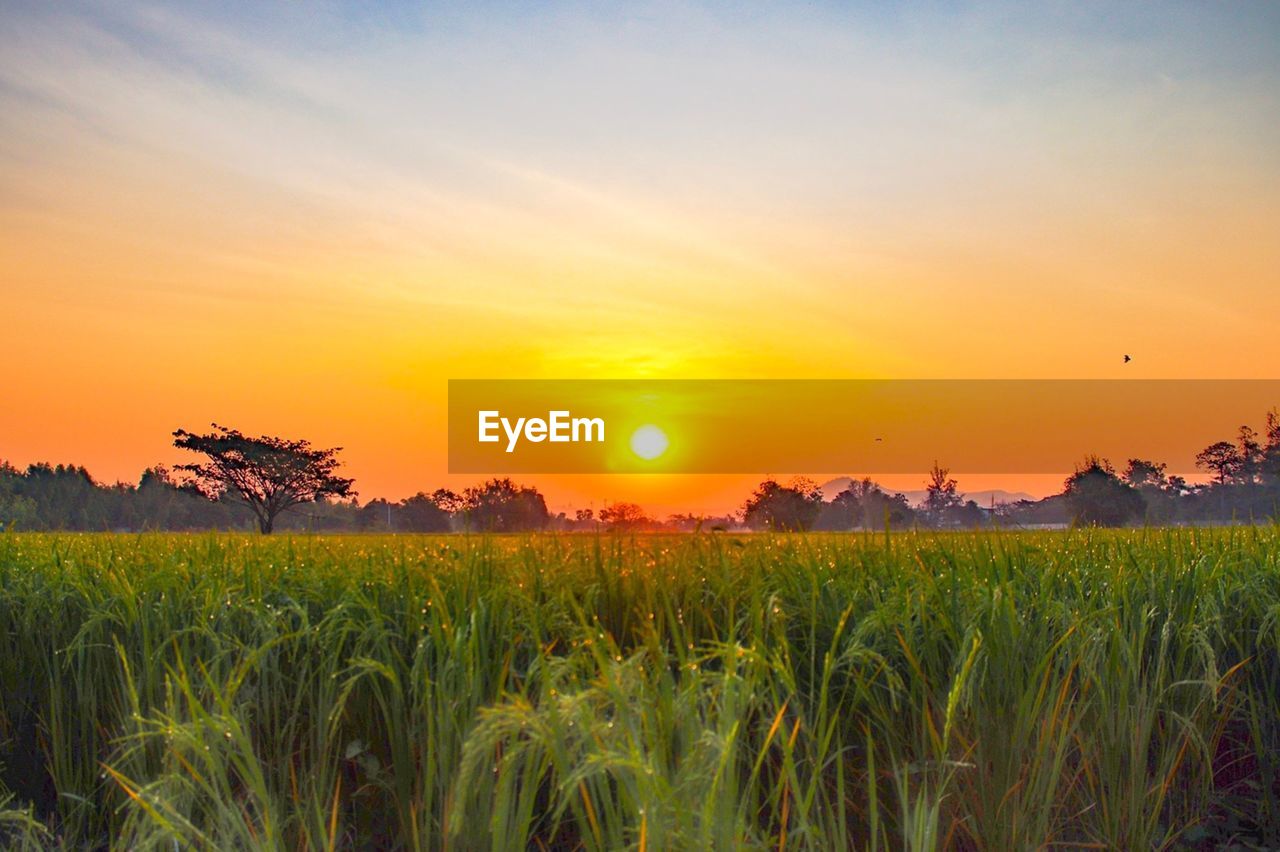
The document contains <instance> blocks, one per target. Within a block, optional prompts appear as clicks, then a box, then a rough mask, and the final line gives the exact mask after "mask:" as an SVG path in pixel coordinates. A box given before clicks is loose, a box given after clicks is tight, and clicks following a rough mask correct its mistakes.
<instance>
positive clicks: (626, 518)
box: [600, 503, 654, 530]
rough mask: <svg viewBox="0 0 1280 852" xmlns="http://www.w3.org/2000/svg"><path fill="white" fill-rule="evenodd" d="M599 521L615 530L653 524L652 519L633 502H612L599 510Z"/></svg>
mask: <svg viewBox="0 0 1280 852" xmlns="http://www.w3.org/2000/svg"><path fill="white" fill-rule="evenodd" d="M600 523H602V524H604V525H605V526H607V527H609V528H610V529H615V530H628V529H639V528H641V527H648V526H653V524H654V521H653V519H652V518H650V517H649V516H648V515H646V514H645V513H644V509H643V508H641V507H640V506H639V505H637V504H635V503H612V504H610V505H608V506H605V507H604V508H603V509H601V510H600Z"/></svg>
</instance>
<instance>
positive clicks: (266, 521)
mask: <svg viewBox="0 0 1280 852" xmlns="http://www.w3.org/2000/svg"><path fill="white" fill-rule="evenodd" d="M274 523H275V518H273V517H271V516H270V515H262V516H261V517H259V518H258V531H259V532H261V533H262V534H263V535H271V527H272V526H273V525H274Z"/></svg>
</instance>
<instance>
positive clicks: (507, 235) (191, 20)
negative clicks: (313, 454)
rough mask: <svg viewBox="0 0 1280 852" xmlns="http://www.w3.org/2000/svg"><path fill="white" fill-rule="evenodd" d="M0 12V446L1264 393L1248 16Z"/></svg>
mask: <svg viewBox="0 0 1280 852" xmlns="http://www.w3.org/2000/svg"><path fill="white" fill-rule="evenodd" d="M2 2H3V15H2V16H0V328H3V343H4V352H5V356H6V357H5V359H4V363H5V367H6V369H5V371H4V375H3V377H2V378H0V382H2V385H0V386H2V387H3V393H2V395H0V459H8V460H9V461H10V462H12V463H14V464H18V465H26V464H28V463H30V462H34V461H41V460H47V461H52V462H64V461H65V462H76V463H81V464H84V465H85V466H87V467H88V468H89V470H90V472H91V473H92V474H93V475H94V476H95V477H97V478H98V479H100V480H106V481H114V480H117V479H120V480H127V481H136V479H137V477H138V474H139V473H140V472H141V470H142V469H143V468H144V467H145V466H147V465H149V464H152V463H155V462H157V461H163V462H167V463H173V462H175V461H178V460H179V455H178V451H177V450H174V449H172V448H171V447H170V442H171V439H170V437H169V433H170V432H172V431H173V430H174V429H175V428H177V427H179V426H183V427H186V428H200V427H202V426H204V425H206V424H208V423H209V422H210V421H212V420H216V421H218V422H219V423H224V424H228V425H232V426H235V427H236V428H239V429H242V430H244V431H246V432H254V433H259V432H267V433H273V434H283V435H287V436H297V437H306V438H309V439H311V440H312V441H314V442H315V443H317V444H322V445H341V446H343V447H345V448H346V449H345V451H344V453H343V457H344V458H345V460H346V461H347V465H348V467H347V469H348V472H349V474H350V475H352V476H354V477H355V478H356V480H357V488H358V489H359V491H360V493H361V496H362V498H371V497H375V496H388V497H393V498H398V497H404V496H408V495H410V494H412V493H414V492H416V491H418V490H421V489H425V490H431V489H433V488H435V487H437V486H440V485H446V484H447V485H452V486H454V487H459V486H462V485H466V484H470V483H471V482H473V481H474V480H475V477H474V476H467V477H449V476H448V475H447V473H446V443H445V424H446V416H445V415H446V411H445V402H446V382H447V380H448V379H450V378H633V377H645V378H651V377H653V378H656V377H662V378H845V377H850V378H853V377H875V378H925V377H927V378H961V377H963V378H995V377H1007V378H1042V377H1043V378H1129V377H1135V378H1136V377H1142V378H1209V377H1215V378H1277V377H1280V375H1278V374H1280V370H1278V369H1277V367H1278V365H1280V333H1277V332H1278V331H1280V325H1278V318H1280V49H1277V44H1280V4H1276V3H1270V2H1265V3H1263V2H1260V3H1251V4H1250V3H1245V4H1240V3H1232V4H1211V3H1195V4H1141V5H1139V4H1102V3H1099V4H1092V3H1065V2H1064V3H1052V4H1026V5H1024V4H1013V3H1010V4H1000V5H988V4H967V3H966V4H941V3H938V4H919V5H917V4H910V5H907V6H905V7H903V8H901V9H899V10H897V11H887V10H886V9H885V8H884V6H885V5H887V4H879V3H865V4H853V5H834V4H830V5H829V4H821V3H817V4H803V5H800V4H760V5H748V4H727V3H726V4H705V5H698V4H687V3H661V4H643V3H627V4H618V5H617V6H616V7H614V8H613V9H611V8H609V7H607V6H605V5H603V4H528V3H521V4H510V5H506V4H499V3H482V4H467V5H466V8H465V9H453V10H449V9H437V8H436V7H434V6H431V7H425V8H424V7H420V6H418V5H416V4H412V5H411V4H403V5H402V4H387V5H385V6H382V7H381V10H380V11H376V12H375V11H370V10H369V9H368V8H366V7H365V4H354V3H352V4H343V3H280V4H275V3H225V4H224V3H219V4H208V5H190V6H188V5H173V6H171V5H161V4H154V5H152V4H141V3H133V2H127V0H126V1H125V2H111V3H106V2H104V3H101V4H64V3H46V2H37V3H29V4H28V3H14V2H10V0H2ZM1125 353H1131V354H1132V355H1133V356H1134V361H1133V363H1131V364H1129V365H1122V363H1121V357H1122V355H1123V354H1125ZM1259 419H1261V412H1259ZM1255 425H1257V424H1255ZM1224 437H1225V436H1224ZM1087 449H1088V448H1086V447H1082V448H1081V451H1082V453H1083V452H1085V451H1087ZM762 473H763V472H762ZM773 473H786V472H785V471H773ZM758 478H759V477H754V478H753V477H627V478H618V477H615V478H612V479H609V478H604V477H585V478H582V477H580V478H569V477H560V478H550V477H544V478H543V479H541V480H538V481H537V483H536V484H539V485H540V486H542V487H543V488H544V490H546V491H547V492H548V495H549V497H550V498H551V499H550V502H551V503H552V505H553V507H557V506H558V507H565V506H567V505H571V504H573V505H586V504H587V503H589V502H594V503H595V504H596V505H599V503H600V502H602V501H603V500H606V499H621V498H628V499H635V500H637V501H638V502H642V503H646V504H647V505H650V506H652V507H655V508H657V509H662V510H670V511H674V510H677V509H690V510H717V509H725V508H729V507H731V506H732V505H734V504H736V503H738V502H740V500H741V497H742V496H743V493H742V492H743V491H744V490H745V488H747V487H749V486H750V484H752V483H753V482H754V481H755V480H756V479H758ZM920 478H922V477H920ZM920 478H917V479H920ZM1060 482H1061V477H1048V478H1047V479H1045V478H1041V479H1040V480H1034V481H1033V480H1032V479H1030V478H1028V479H1026V480H1025V481H1010V480H1009V479H1008V478H1007V477H1005V478H1002V479H1001V480H1000V481H999V482H997V481H995V480H994V479H991V480H982V481H980V480H979V479H973V480H970V481H962V482H961V487H962V488H965V487H970V488H981V487H990V486H992V485H1000V484H1003V485H1006V486H1012V487H1025V488H1028V489H1031V490H1037V491H1041V492H1047V491H1048V490H1052V489H1053V487H1054V486H1055V485H1056V484H1059V483H1060ZM890 484H896V485H898V486H899V487H919V482H918V481H917V480H915V479H911V478H907V479H906V480H900V481H893V482H890Z"/></svg>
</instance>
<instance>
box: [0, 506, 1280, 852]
mask: <svg viewBox="0 0 1280 852" xmlns="http://www.w3.org/2000/svg"><path fill="white" fill-rule="evenodd" d="M0 627H2V628H3V629H2V630H0V763H3V770H2V773H0V779H2V780H3V783H4V785H5V787H7V789H8V792H9V793H10V794H12V798H10V799H9V801H8V804H7V805H6V806H4V810H3V815H2V816H0V833H3V840H2V841H0V843H2V845H6V846H10V847H17V846H20V845H22V844H28V845H30V846H33V847H37V848H41V847H44V846H49V845H54V846H56V845H58V844H62V845H64V846H66V847H69V848H81V847H85V846H101V847H105V846H110V847H112V848H129V849H134V848H141V849H146V848H164V849H174V848H198V849H214V848H217V849H224V848H268V849H276V848H279V849H333V848H369V847H387V846H393V847H394V846H402V847H404V848H410V849H440V848H455V849H472V848H493V849H524V848H557V849H577V848H581V849H591V850H595V849H623V848H633V849H651V850H665V849H710V848H720V849H729V848H743V847H746V848H756V847H759V848H765V847H768V848H784V849H835V848H860V849H862V848H866V849H899V848H904V847H905V848H907V849H912V850H915V849H934V848H981V849H993V850H1009V849H1029V848H1038V847H1042V846H1046V845H1058V846H1063V847H1069V846H1074V847H1081V846H1085V847H1089V846H1092V847H1096V848H1109V849H1148V848H1213V847H1214V846H1217V845H1222V844H1229V843H1232V842H1235V843H1239V844H1243V845H1242V846H1241V847H1239V848H1251V846H1250V845H1252V846H1266V845H1271V846H1274V845H1276V844H1280V800H1278V799H1277V793H1278V792H1280V787H1278V786H1277V777H1278V775H1277V773H1278V769H1280V767H1278V766H1277V764H1278V763H1280V657H1278V656H1277V648H1278V645H1277V637H1278V635H1280V530H1278V529H1276V528H1274V527H1271V528H1232V529H1216V530H1181V531H1170V530H1130V531H1122V532H1091V531H1073V532H1057V533H1035V534H1026V533H1018V534H1015V533H998V532H997V533H955V534H906V533H904V534H894V535H893V537H892V538H886V536H885V535H884V534H879V535H871V534H866V535H863V534H851V535H830V536H826V535H793V536H779V535H723V534H715V535H697V536H694V535H689V536H678V535H671V536H638V537H607V536H606V537H594V536H560V537H554V536H534V537H470V538H468V537H461V536H453V537H412V536H401V537H359V536H352V537H297V538H284V537H273V538H261V537H244V536H225V535H219V536H213V535H209V536H180V535H174V536H166V535H154V536H153V535H145V536H123V535H121V536H113V535H39V534H6V535H0Z"/></svg>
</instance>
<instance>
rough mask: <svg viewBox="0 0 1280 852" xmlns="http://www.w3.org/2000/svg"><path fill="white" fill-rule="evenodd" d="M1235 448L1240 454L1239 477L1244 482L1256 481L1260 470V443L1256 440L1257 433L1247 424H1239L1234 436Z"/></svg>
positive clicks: (1261, 454)
mask: <svg viewBox="0 0 1280 852" xmlns="http://www.w3.org/2000/svg"><path fill="white" fill-rule="evenodd" d="M1236 449H1237V451H1238V452H1239V454H1240V470H1239V477H1240V478H1241V479H1242V480H1244V481H1245V482H1256V481H1257V479H1258V475H1259V474H1260V473H1261V472H1262V458H1263V451H1262V444H1261V443H1260V442H1259V441H1258V433H1257V432H1255V431H1253V430H1252V429H1251V428H1249V427H1248V426H1241V427H1240V431H1239V433H1237V438H1236Z"/></svg>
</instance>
